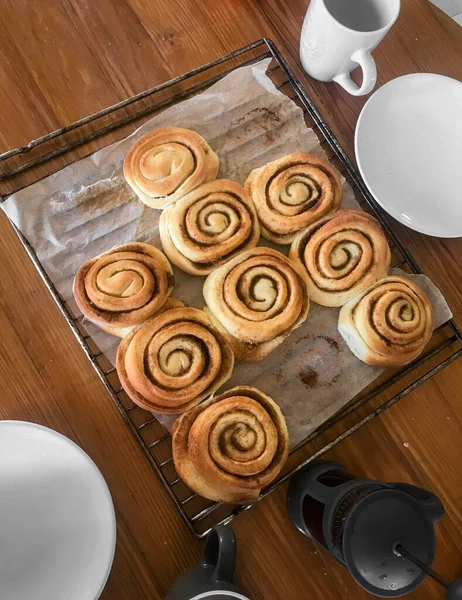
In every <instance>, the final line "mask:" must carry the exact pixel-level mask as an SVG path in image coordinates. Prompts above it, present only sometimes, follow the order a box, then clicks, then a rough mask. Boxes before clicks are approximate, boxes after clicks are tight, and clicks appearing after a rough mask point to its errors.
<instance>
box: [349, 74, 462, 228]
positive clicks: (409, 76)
mask: <svg viewBox="0 0 462 600" xmlns="http://www.w3.org/2000/svg"><path fill="white" fill-rule="evenodd" d="M416 78H425V79H434V78H438V79H446V80H448V81H450V82H451V84H454V83H455V84H459V85H460V86H462V82H461V81H458V80H457V79H455V78H454V77H449V76H447V75H442V74H440V73H407V74H406V75H400V76H399V77H395V78H394V79H390V81H387V82H386V83H384V84H383V85H382V86H380V87H379V88H378V89H377V90H376V91H375V92H374V93H373V94H372V96H371V97H370V98H369V99H368V100H367V102H366V103H365V104H364V106H363V108H362V109H361V112H360V114H359V117H358V120H357V122H356V127H355V136H354V151H355V156H356V163H357V165H358V169H359V172H360V174H361V177H362V179H363V181H364V183H365V185H366V187H367V189H368V191H369V193H370V194H371V195H372V197H373V198H374V200H375V201H376V202H377V204H378V205H379V206H380V207H381V208H382V209H383V210H384V211H385V212H386V213H387V214H389V215H390V216H391V217H393V218H394V219H396V221H398V222H399V223H401V224H402V225H404V226H405V227H408V228H409V229H412V230H413V231H417V232H418V233H421V234H423V235H427V236H429V237H434V238H437V239H458V238H460V237H462V227H461V230H460V233H457V234H447V233H446V234H442V233H434V232H430V231H429V230H427V229H425V228H422V227H419V226H416V225H414V224H412V225H411V224H410V223H408V222H407V221H405V220H404V219H403V218H402V217H401V216H400V215H399V214H397V212H396V211H394V210H393V209H391V208H390V207H388V206H386V204H385V203H384V202H383V201H382V200H380V198H379V197H378V195H377V194H376V193H375V192H374V191H373V189H372V186H371V185H370V182H369V180H368V178H367V176H366V173H365V171H364V168H363V165H362V164H361V159H360V152H359V129H360V125H361V122H362V120H363V119H364V114H365V112H366V110H367V107H368V106H369V104H370V103H371V101H372V100H373V98H375V97H376V95H377V94H379V93H381V91H382V90H383V89H384V88H387V87H391V86H392V85H393V84H395V82H398V81H401V80H403V79H408V80H409V79H416Z"/></svg>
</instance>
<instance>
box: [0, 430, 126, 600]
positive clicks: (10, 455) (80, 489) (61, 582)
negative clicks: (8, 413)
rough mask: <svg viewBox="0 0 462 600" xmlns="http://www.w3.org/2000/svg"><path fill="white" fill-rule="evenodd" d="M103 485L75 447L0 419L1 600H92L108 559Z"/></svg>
mask: <svg viewBox="0 0 462 600" xmlns="http://www.w3.org/2000/svg"><path fill="white" fill-rule="evenodd" d="M115 539H116V527H115V517H114V507H113V504H112V500H111V495H110V493H109V490H108V487H107V485H106V483H105V481H104V479H103V477H102V475H101V473H100V472H99V471H98V469H97V467H96V465H95V464H94V463H93V461H92V460H91V459H90V458H89V457H88V456H87V455H86V454H85V452H84V451H83V450H82V449H81V448H79V447H78V446H77V445H76V444H74V443H73V442H71V441H70V440H68V439H67V438H66V437H64V436H62V435H61V434H59V433H56V432H55V431H53V430H51V429H47V428H46V427H41V426H40V425H35V424H34V423H24V422H21V421H1V422H0V598H2V599H5V600H96V598H99V596H100V594H101V592H102V590H103V587H104V585H105V583H106V580H107V577H108V575H109V571H110V569H111V565H112V560H113V557H114V549H115Z"/></svg>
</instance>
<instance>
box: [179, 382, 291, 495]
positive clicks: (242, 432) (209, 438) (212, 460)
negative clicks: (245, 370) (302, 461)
mask: <svg viewBox="0 0 462 600" xmlns="http://www.w3.org/2000/svg"><path fill="white" fill-rule="evenodd" d="M172 435H173V440H172V451H173V460H174V464H175V468H176V470H177V473H178V475H179V476H180V477H181V478H182V479H183V481H184V482H185V483H186V484H187V485H188V486H189V487H190V488H191V489H192V490H194V491H195V492H196V493H197V494H199V495H200V496H203V497H204V498H208V499H210V500H215V501H218V502H231V503H238V504H240V503H246V502H255V501H256V500H257V499H258V497H259V495H260V491H261V488H262V487H264V486H266V485H268V484H269V483H271V482H272V481H273V480H274V479H275V478H276V477H277V476H278V475H279V473H280V471H281V469H282V468H283V466H284V464H285V462H286V460H287V457H288V454H289V434H288V431H287V426H286V423H285V420H284V417H283V415H282V413H281V410H280V408H279V407H278V405H277V404H276V403H275V402H274V400H272V399H271V398H270V397H269V396H267V395H266V394H263V392H260V391H259V390H257V389H255V388H252V387H244V386H240V387H235V388H233V389H231V390H228V391H227V392H225V393H224V394H221V395H219V396H217V397H216V398H211V399H210V400H206V401H205V402H203V403H202V404H200V405H199V406H197V407H196V408H194V409H192V410H190V411H188V412H187V413H185V414H184V415H182V416H181V417H179V418H178V419H177V420H176V421H175V423H174V425H173V434H172Z"/></svg>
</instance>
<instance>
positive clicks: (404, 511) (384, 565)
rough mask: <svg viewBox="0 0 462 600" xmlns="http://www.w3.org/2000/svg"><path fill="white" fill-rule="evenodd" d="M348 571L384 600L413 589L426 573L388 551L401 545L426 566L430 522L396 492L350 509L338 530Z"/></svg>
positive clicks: (429, 551) (432, 542)
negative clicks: (341, 533)
mask: <svg viewBox="0 0 462 600" xmlns="http://www.w3.org/2000/svg"><path fill="white" fill-rule="evenodd" d="M342 542H343V554H344V558H345V563H346V565H347V568H348V570H349V571H350V573H351V574H352V575H353V577H354V578H355V579H356V581H357V583H359V584H360V585H361V586H362V587H363V588H365V589H366V590H367V591H368V592H369V593H372V594H374V595H376V596H381V597H384V598H387V597H388V598H393V597H396V596H401V595H403V594H405V593H407V592H409V591H411V590H412V589H414V588H415V587H416V586H417V585H418V584H419V583H420V582H421V581H422V579H423V578H424V577H425V573H423V572H422V571H420V569H417V568H416V567H413V565H411V564H410V563H409V562H408V561H406V560H403V559H402V558H401V557H400V556H399V555H396V554H395V553H394V552H393V548H394V546H395V545H396V544H402V545H403V546H404V547H405V548H407V549H408V550H409V551H410V552H412V553H413V554H414V555H415V556H417V557H418V558H419V559H420V560H421V561H422V562H424V563H425V564H431V563H432V561H433V557H434V554H435V546H436V542H435V533H434V530H433V526H432V523H431V521H430V519H429V517H428V515H427V514H426V513H425V511H424V510H423V508H422V507H421V505H420V504H419V502H417V500H415V499H414V498H412V497H411V496H409V494H406V493H404V492H401V491H399V490H396V489H383V490H380V491H376V492H374V493H372V494H370V495H368V496H366V497H365V498H363V500H362V501H361V502H360V503H359V504H358V505H357V506H356V507H355V508H354V509H353V510H352V512H351V513H350V514H349V515H348V517H347V520H346V522H345V527H344V531H343V540H342Z"/></svg>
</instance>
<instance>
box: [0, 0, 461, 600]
mask: <svg viewBox="0 0 462 600" xmlns="http://www.w3.org/2000/svg"><path fill="white" fill-rule="evenodd" d="M307 3H308V2H307V0H259V1H258V2H256V1H252V0H220V1H219V2H217V1H215V0H203V1H202V2H195V1H194V0H174V1H171V0H149V1H148V0H47V2H38V1H35V2H34V1H33V0H16V1H15V2H13V0H1V2H0V6H1V9H2V10H1V13H0V37H1V42H0V106H1V107H2V110H1V112H0V151H1V152H3V151H5V150H7V149H9V148H11V147H15V146H20V145H24V144H26V143H27V142H28V141H29V140H31V139H33V138H36V137H37V136H40V135H43V134H45V133H47V132H48V131H50V130H52V129H55V128H58V127H60V126H63V125H66V124H67V123H69V122H71V121H74V120H75V119H79V118H81V117H84V116H86V115H87V114H90V113H93V112H95V111H97V110H99V109H102V108H105V107H106V106H108V105H110V104H112V103H114V102H117V101H119V100H122V99H124V98H126V97H128V96H130V95H132V94H134V93H136V92H140V91H142V90H144V89H146V88H148V87H150V86H153V85H155V84H157V83H161V82H163V81H165V80H167V79H169V78H171V77H173V76H175V75H180V74H181V73H183V72H185V71H187V70H189V69H191V68H193V67H197V66H199V65H201V64H202V63H204V62H207V61H210V60H212V59H214V58H216V57H219V56H221V55H223V54H225V53H228V52H230V51H232V50H234V49H236V48H239V47H240V46H243V45H245V44H247V43H249V42H251V41H254V40H256V39H258V38H260V37H262V36H268V37H271V38H272V39H273V40H274V41H275V42H276V43H277V44H278V46H279V47H280V48H281V49H282V50H283V52H284V54H285V56H286V58H287V59H288V61H289V62H290V64H291V65H292V66H293V67H294V69H295V70H296V72H297V74H299V75H300V77H301V79H302V81H303V83H304V85H305V86H306V88H307V90H308V91H309V92H310V94H311V96H312V97H313V99H314V101H315V103H316V104H317V105H318V107H319V109H320V110H321V111H322V113H323V115H324V116H325V118H326V119H327V121H328V122H329V124H330V125H331V127H332V128H333V130H334V132H335V133H336V134H337V136H338V137H339V139H340V141H341V143H342V144H343V145H344V147H345V149H346V150H347V151H348V152H349V154H350V156H352V143H353V131H354V127H355V123H356V120H357V116H358V114H359V111H360V109H361V107H362V106H363V104H364V102H365V100H366V98H353V97H351V96H349V95H348V94H346V93H345V92H344V91H343V90H342V89H340V88H339V87H338V86H335V85H334V84H328V85H326V84H321V83H317V82H314V81H312V80H310V79H309V78H307V77H304V76H303V74H302V73H301V72H300V70H299V69H298V66H297V65H298V43H299V35H300V28H301V24H302V20H303V16H304V14H305V11H306V8H307ZM374 56H375V58H376V61H377V65H378V72H379V85H380V84H383V83H384V82H386V81H388V80H390V79H392V78H394V77H396V76H398V75H402V74H405V73H411V72H416V71H429V72H436V73H442V74H445V75H449V76H452V77H456V78H458V79H461V78H462V29H461V28H460V27H459V26H458V25H457V24H455V23H453V22H452V21H451V20H450V19H449V18H446V17H445V15H443V14H442V13H441V12H440V11H438V10H437V9H435V8H434V7H432V6H431V5H430V3H429V2H427V1H426V0H404V1H403V2H402V13H401V16H400V18H399V20H398V22H397V24H396V25H395V26H394V28H393V29H392V31H391V33H390V34H389V35H388V36H387V37H386V39H385V40H384V42H383V43H382V44H381V45H380V46H379V48H378V49H377V50H376V52H375V53H374ZM428 175H429V174H423V176H428ZM430 176H431V174H430ZM435 201H437V199H435ZM396 229H397V230H398V231H399V233H400V235H401V236H402V239H403V240H404V241H405V242H406V243H407V244H408V245H409V247H410V249H411V251H412V252H413V253H414V255H415V257H416V258H417V260H418V262H419V263H420V265H421V266H422V268H423V270H424V272H426V273H427V274H428V275H429V276H430V277H431V278H432V279H433V280H434V282H435V283H437V284H438V285H439V286H440V288H441V289H442V290H443V292H444V294H445V295H446V297H447V299H448V301H449V303H450V305H451V307H452V309H453V311H454V314H455V316H456V320H457V321H458V322H459V325H460V324H461V321H462V319H461V317H462V301H461V297H462V261H461V258H460V257H461V256H462V242H461V240H437V239H432V238H428V237H424V236H422V235H419V234H415V233H413V232H410V231H409V230H405V229H404V228H403V227H401V226H399V225H398V224H396ZM0 253H1V256H2V259H1V261H0V330H1V332H2V335H1V341H0V392H1V401H0V418H1V419H22V420H29V421H34V422H37V423H42V424H44V425H47V426H49V427H52V428H54V429H56V430H58V431H60V432H62V433H63V434H65V435H67V436H69V437H70V438H72V439H73V440H75V441H76V442H77V443H79V444H80V445H81V446H82V447H83V448H84V449H85V450H86V451H87V452H88V453H89V455H90V456H91V457H92V458H93V459H94V460H95V462H96V463H97V465H98V466H99V468H100V469H101V471H102V473H103V475H104V477H105V478H106V480H107V482H108V485H109V487H110V489H111V493H112V495H113V498H114V502H115V506H116V512H117V522H118V542H117V551H116V556H115V562H114V568H113V570H112V573H111V576H110V578H109V581H108V584H107V586H106V589H105V591H104V592H103V595H102V598H103V599H104V600H126V599H128V598H130V599H137V600H157V599H160V598H163V597H164V595H165V593H166V590H167V589H168V587H169V585H170V584H171V583H172V582H173V581H174V579H175V578H176V577H177V576H178V575H179V574H180V573H181V572H182V571H183V570H184V569H186V568H188V567H191V566H192V565H194V564H195V562H196V561H197V559H198V557H199V554H200V551H201V545H200V544H199V543H197V542H195V541H194V539H193V538H192V536H191V535H190V533H189V532H188V530H187V529H186V527H185V525H184V524H183V522H182V521H181V520H180V518H179V516H178V515H177V514H176V512H175V510H174V507H173V506H172V504H171V502H170V500H169V498H168V497H167V494H166V492H165V491H164V490H163V489H162V486H161V484H160V483H159V482H158V481H157V479H156V477H155V476H154V475H153V473H152V471H151V469H150V467H149V465H148V463H147V461H146V460H145V458H144V456H143V454H142V452H141V450H140V449H139V448H138V447H137V445H136V443H135V441H134V440H133V438H132V437H131V434H130V433H129V431H128V430H127V428H126V426H125V424H124V422H123V421H122V418H121V417H120V415H119V413H118V412H117V410H116V408H115V407H114V406H113V405H112V403H111V400H110V398H109V397H108V395H107V393H106V391H105V389H104V388H103V385H102V384H101V382H100V381H99V379H98V378H97V376H96V374H95V372H94V371H93V369H92V367H91V366H90V364H89V363H88V361H87V359H86V357H85V356H84V354H83V352H82V350H81V349H80V347H79V346H78V343H77V342H76V340H75V338H74V336H73V334H72V332H71V330H70V329H69V328H68V326H67V324H66V323H65V322H64V320H63V318H62V317H61V315H60V313H59V310H58V308H57V307H56V306H55V305H54V303H53V301H52V299H51V298H50V296H49V294H48V292H47V290H46V289H45V286H44V285H43V283H42V282H41V280H40V278H39V276H38V274H37V273H36V272H35V270H34V267H33V266H32V264H31V263H30V261H29V259H28V257H27V256H26V253H25V251H24V250H23V248H22V246H21V244H20V242H19V240H18V239H17V238H16V236H15V233H14V232H13V230H12V228H11V226H10V225H9V223H8V220H7V218H6V217H5V215H4V214H3V213H1V214H0ZM461 389H462V367H461V363H460V362H456V363H453V364H452V365H451V366H450V367H448V368H446V369H445V370H444V371H442V372H441V373H440V374H438V375H437V376H436V377H434V378H433V379H432V380H430V381H428V382H427V383H425V384H424V385H423V386H421V387H420V388H418V389H417V390H416V391H414V392H413V393H412V394H410V395H409V396H407V397H406V398H405V399H403V400H402V401H401V402H400V403H399V404H398V405H396V406H395V407H394V408H392V409H391V410H389V411H388V412H387V413H385V414H384V415H383V416H381V417H379V418H377V419H376V420H375V421H373V422H372V423H371V424H369V425H368V426H367V427H366V428H363V429H361V430H360V431H358V432H357V433H355V434H354V435H353V436H352V437H350V438H349V439H348V440H346V441H345V442H343V443H342V444H340V445H338V446H337V447H336V448H335V449H334V451H332V452H330V453H329V455H328V458H330V459H336V460H338V461H340V462H342V463H343V464H344V465H346V466H347V467H349V469H350V470H351V471H353V472H354V473H357V474H358V475H364V476H370V477H373V478H376V479H384V480H403V481H412V482H414V483H415V484H421V485H423V486H425V487H428V488H429V489H432V490H434V491H435V492H436V493H437V494H438V495H439V496H440V497H441V498H442V499H443V502H444V504H445V507H446V510H447V514H446V516H445V518H444V520H443V522H442V523H441V524H440V525H439V526H438V528H437V537H438V549H437V555H436V569H438V570H439V571H441V572H442V573H443V574H444V575H445V576H446V577H448V578H450V577H455V576H456V575H459V576H460V575H462V555H461V553H460V547H461V545H462V512H461V509H462V486H461V484H460V481H461V476H462V435H461V432H462V428H461V421H462V416H461V415H462V401H461V391H460V390H461ZM285 495H286V488H285V487H282V488H279V489H278V491H276V492H275V493H274V494H272V495H271V496H270V497H268V498H267V499H265V500H264V501H262V502H261V503H259V504H258V505H257V506H256V507H254V508H252V510H250V511H247V512H245V513H243V514H242V515H240V516H239V517H238V518H237V519H236V521H235V522H234V525H233V526H234V529H235V531H236V533H237V536H238V545H239V556H238V569H237V579H238V581H239V582H240V583H241V584H242V585H243V586H244V587H246V588H247V589H248V591H249V593H250V595H251V597H252V598H254V599H255V600H263V599H271V600H279V599H281V600H283V599H284V600H296V599H304V600H305V599H306V600H309V599H311V598H313V599H323V600H325V599H332V600H333V599H338V598H342V599H351V600H353V599H354V600H361V599H362V598H367V597H368V595H367V594H366V593H365V592H363V591H362V590H361V589H360V588H359V587H358V586H357V585H356V584H355V583H354V582H353V580H352V579H351V578H350V577H349V576H348V574H347V573H346V571H345V570H344V569H343V568H341V567H340V566H339V565H338V564H337V563H336V562H335V561H334V560H333V559H331V558H330V557H329V556H327V555H326V554H324V553H321V552H320V551H319V550H318V549H317V548H316V547H315V546H314V545H313V544H311V543H310V542H309V541H308V540H306V539H305V538H303V537H302V536H301V535H299V534H298V533H297V532H296V531H295V529H294V528H293V527H292V525H291V523H290V521H289V519H288V517H287V514H286V511H285ZM0 543H1V542H0ZM409 597H410V598H414V599H418V598H419V599H422V600H427V599H430V600H433V599H435V600H436V599H438V598H443V593H442V591H441V589H439V588H438V587H437V586H436V585H434V584H433V583H432V582H429V581H426V582H425V583H424V584H423V585H422V586H421V587H420V588H419V589H418V590H417V591H415V592H414V593H413V594H411V595H410V596H409ZM50 600H54V599H50Z"/></svg>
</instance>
